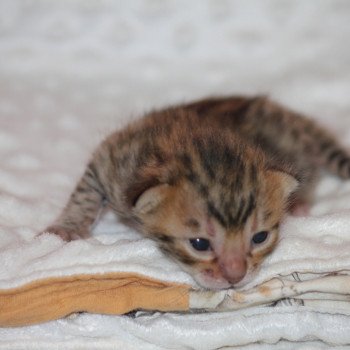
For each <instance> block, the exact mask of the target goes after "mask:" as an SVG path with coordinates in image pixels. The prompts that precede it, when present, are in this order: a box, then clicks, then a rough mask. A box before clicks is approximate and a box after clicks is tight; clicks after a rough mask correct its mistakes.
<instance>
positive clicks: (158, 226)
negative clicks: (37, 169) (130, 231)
mask: <svg viewBox="0 0 350 350" xmlns="http://www.w3.org/2000/svg"><path fill="white" fill-rule="evenodd" d="M322 167H323V168H326V169H328V170H330V171H331V172H333V173H335V174H337V175H339V176H340V177H342V178H349V177H350V156H349V153H348V152H346V151H345V150H344V149H343V148H342V147H341V146H340V145H339V144H338V143H337V142H336V140H335V139H334V137H333V136H332V135H330V134H329V133H328V132H327V131H325V130H324V129H322V128H321V127H319V126H318V125H316V124H315V123H314V122H313V121H312V120H309V119H307V118H305V117H304V116H302V115H300V114H298V113H296V112H294V111H291V110H288V109H287V108H284V107H282V106H280V105H278V104H276V103H274V102H272V101H270V100H269V99H267V98H266V97H254V98H246V97H239V96H238V97H229V98H209V99H205V100H201V101H197V102H194V103H190V104H186V105H182V106H176V107H170V108H167V109H164V110H161V111H156V112H153V113H150V114H148V115H146V116H145V117H144V118H142V119H140V120H139V121H137V122H135V123H132V124H130V125H128V126H127V127H126V128H124V129H123V130H121V131H117V132H115V133H113V134H112V135H110V136H109V137H108V138H107V139H106V140H105V141H104V142H103V143H102V144H101V145H100V147H99V148H98V149H97V150H96V152H95V153H94V155H93V157H92V159H91V161H90V163H89V164H88V166H87V168H86V171H85V173H84V175H83V176H82V178H81V180H80V182H79V183H78V184H77V186H76V189H75V190H74V192H73V193H72V195H71V197H70V200H69V201H68V204H67V205H66V207H65V209H64V211H63V212H62V214H61V216H60V217H59V218H58V219H57V221H56V222H55V223H54V225H52V226H50V227H49V228H48V229H47V230H46V231H49V232H53V233H56V234H58V235H60V236H61V237H62V238H63V239H65V240H72V239H77V238H85V237H88V236H89V228H90V226H91V225H92V223H93V222H94V221H95V219H96V217H97V215H98V212H99V211H100V209H101V208H102V207H104V206H109V207H111V208H112V209H113V210H114V211H115V212H116V213H117V214H118V215H119V217H120V218H121V219H122V220H123V221H125V222H126V223H127V224H130V225H132V226H133V227H135V228H136V229H138V230H139V231H140V232H142V233H143V234H145V235H146V236H148V237H150V238H152V239H155V240H156V241H157V242H158V243H159V246H160V248H161V249H162V250H163V251H164V252H165V253H166V254H168V255H169V256H171V257H173V258H174V259H175V260H176V261H178V262H179V263H180V264H181V265H182V266H183V267H184V268H185V269H186V270H188V271H189V272H190V273H191V274H192V275H193V277H194V278H195V279H196V280H197V282H198V283H199V284H200V285H201V286H203V287H205V288H209V289H221V288H228V287H231V286H232V285H237V284H238V285H239V283H241V284H242V283H244V282H245V281H246V280H247V279H248V278H249V276H252V275H253V273H254V271H257V268H258V267H259V266H260V264H261V262H262V260H263V259H264V258H265V257H266V256H267V255H268V254H269V253H270V252H271V251H272V250H273V249H274V247H275V245H276V244H277V241H278V230H279V225H280V222H281V220H282V219H283V216H284V214H285V212H286V210H288V208H291V207H292V206H293V205H294V204H299V203H305V202H307V201H308V200H309V199H310V192H311V190H312V187H313V186H312V185H313V183H314V180H315V178H316V176H317V172H318V170H319V169H320V168H322ZM257 233H261V234H260V236H257ZM265 233H266V235H265ZM265 236H266V237H265ZM261 239H263V241H262V242H260V241H261ZM204 248H205V249H204Z"/></svg>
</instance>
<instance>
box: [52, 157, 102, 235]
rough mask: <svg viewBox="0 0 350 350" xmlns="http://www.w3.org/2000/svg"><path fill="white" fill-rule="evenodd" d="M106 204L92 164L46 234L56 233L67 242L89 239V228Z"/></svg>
mask: <svg viewBox="0 0 350 350" xmlns="http://www.w3.org/2000/svg"><path fill="white" fill-rule="evenodd" d="M103 203H104V195H103V190H102V186H101V184H100V182H99V181H98V178H97V173H96V169H95V167H94V164H93V163H91V164H90V165H89V166H88V167H87V169H86V171H85V173H84V175H83V177H82V178H81V179H80V181H79V182H78V184H77V186H76V188H75V190H74V191H73V193H72V194H71V196H70V199H69V201H68V203H67V205H66V206H65V208H64V210H63V211H62V213H61V215H60V216H59V217H58V219H57V220H56V221H55V222H54V224H53V225H51V226H49V227H48V228H46V230H45V232H50V233H54V234H56V235H58V236H60V237H61V238H62V239H64V240H65V241H71V240H74V239H79V238H87V237H89V228H90V226H91V225H92V224H93V223H94V221H95V219H96V218H97V215H98V213H99V211H100V209H101V208H102V206H103Z"/></svg>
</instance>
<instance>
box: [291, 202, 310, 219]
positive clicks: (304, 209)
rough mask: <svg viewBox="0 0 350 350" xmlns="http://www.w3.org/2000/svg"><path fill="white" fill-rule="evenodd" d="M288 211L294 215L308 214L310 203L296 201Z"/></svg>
mask: <svg viewBox="0 0 350 350" xmlns="http://www.w3.org/2000/svg"><path fill="white" fill-rule="evenodd" d="M289 212H290V214H291V215H293V216H296V217H301V216H308V215H309V214H310V204H308V203H297V204H293V205H292V206H291V207H290V209H289Z"/></svg>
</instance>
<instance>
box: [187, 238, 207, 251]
mask: <svg viewBox="0 0 350 350" xmlns="http://www.w3.org/2000/svg"><path fill="white" fill-rule="evenodd" d="M190 243H191V245H192V247H193V248H194V249H195V250H198V251H200V252H205V251H207V250H210V249H211V247H210V242H209V241H208V240H207V239H205V238H194V239H190Z"/></svg>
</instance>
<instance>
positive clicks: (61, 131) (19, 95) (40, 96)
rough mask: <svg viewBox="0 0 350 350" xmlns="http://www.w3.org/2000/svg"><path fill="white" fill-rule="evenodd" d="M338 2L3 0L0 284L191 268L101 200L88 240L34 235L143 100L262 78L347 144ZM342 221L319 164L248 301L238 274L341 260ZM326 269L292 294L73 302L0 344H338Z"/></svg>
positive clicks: (345, 16) (345, 267)
mask: <svg viewBox="0 0 350 350" xmlns="http://www.w3.org/2000/svg"><path fill="white" fill-rule="evenodd" d="M349 13H350V4H349V3H348V2H347V1H335V0H329V1H327V0H321V1H317V2H305V1H303V0H299V1H293V2H291V1H284V0H283V1H264V2H261V1H258V0H255V1H253V0H252V1H238V2H230V1H209V0H208V1H193V2H192V1H191V2H188V1H185V0H180V1H162V2H157V1H146V0H140V1H128V2H122V3H118V2H109V1H107V0H106V1H101V2H94V1H91V2H86V1H83V0H72V1H70V2H22V1H19V0H15V1H10V0H4V1H2V2H1V3H0V34H1V36H0V63H1V65H0V159H1V161H0V263H1V264H0V265H1V266H0V285H1V288H3V287H10V286H18V285H20V284H22V283H24V282H26V281H31V280H33V279H36V278H41V277H45V276H53V275H57V274H60V275H65V274H72V273H74V272H79V273H80V272H82V271H89V272H92V271H96V272H98V271H106V270H108V271H118V270H119V269H124V270H125V269H126V270H127V271H136V272H142V273H145V274H147V275H149V276H151V277H157V278H161V279H165V280H171V281H178V282H185V283H192V280H191V278H190V276H188V275H187V274H185V273H184V272H182V271H181V270H180V269H179V268H178V267H177V266H176V265H174V264H173V263H172V262H170V261H168V260H167V259H166V258H165V257H164V256H162V255H161V253H160V252H159V251H158V250H157V249H156V247H155V245H154V244H153V243H152V242H150V241H148V240H144V239H142V238H141V237H140V236H138V235H137V234H136V233H134V232H131V231H130V230H128V229H126V228H125V227H123V226H122V225H121V224H119V223H118V222H117V221H116V220H115V218H114V217H113V216H112V215H111V214H109V215H107V216H106V217H104V218H103V219H102V222H101V223H100V224H99V225H98V226H97V227H96V228H95V230H94V237H93V238H92V239H90V240H88V241H80V242H73V243H71V244H68V245H65V244H63V242H61V241H60V240H59V239H58V238H57V237H53V236H42V237H39V238H34V237H35V234H36V233H37V232H39V231H40V230H41V229H43V228H44V227H45V226H46V225H47V224H48V223H50V222H51V221H52V220H53V219H54V218H55V217H56V215H57V214H58V213H59V211H60V210H61V208H62V206H63V205H64V203H65V201H66V200H67V198H68V196H69V193H70V191H71V190H72V189H73V187H74V184H75V182H76V181H77V179H78V178H79V176H80V174H81V173H82V171H83V169H84V166H85V164H86V162H87V160H88V158H89V155H90V153H91V151H92V150H93V148H94V147H95V146H96V145H97V144H98V143H99V142H100V140H101V139H102V138H103V137H104V136H105V135H107V134H108V132H109V131H110V130H112V129H114V128H116V127H120V126H121V125H123V124H125V123H126V122H127V121H128V120H130V119H131V118H134V117H137V116H138V114H139V113H142V112H143V111H145V110H147V109H149V108H153V107H159V106H162V105H164V104H168V103H174V102H181V101H184V100H190V99H193V98H197V97H201V96H206V95H209V94H222V93H224V94H231V93H250V94H253V93H270V94H271V95H272V97H274V98H275V99H277V100H279V101H281V102H284V103H286V104H287V105H289V106H291V107H293V108H295V109H298V110H301V111H303V112H305V113H310V114H311V115H312V116H313V117H314V118H317V119H319V120H320V122H321V123H322V124H324V125H326V126H327V127H328V128H329V129H331V130H332V131H333V132H335V133H336V134H337V135H339V138H340V139H341V140H342V142H343V143H344V144H345V145H346V146H348V147H350V132H349V131H348V127H349V114H350V104H349V97H348V96H349V93H350V79H349V62H350V48H349V45H347V44H346V43H347V42H349V41H350V33H349V28H350V27H349V24H348V22H349ZM349 224H350V181H344V182H342V181H340V180H338V179H335V178H333V177H330V176H328V175H325V177H324V178H323V179H322V181H321V183H320V185H319V186H318V188H317V193H316V198H315V204H314V206H313V207H312V209H311V213H310V216H309V217H306V218H288V219H287V220H286V223H285V225H284V226H283V228H282V238H281V241H280V244H279V246H278V249H277V250H276V251H275V252H274V254H273V255H272V256H271V257H270V258H269V259H268V260H267V261H266V262H265V264H264V266H263V267H262V270H261V272H260V274H259V275H258V276H257V277H256V279H255V280H253V281H252V282H251V283H250V284H249V285H248V286H247V289H248V290H247V292H246V293H248V295H253V300H255V301H256V299H254V298H255V297H254V289H253V290H249V288H253V287H254V285H255V284H260V283H262V282H264V281H268V280H270V279H271V278H276V277H277V278H278V281H280V280H283V279H284V278H285V279H287V280H288V279H290V276H291V274H293V273H294V272H296V271H297V272H299V274H297V275H296V274H294V277H295V279H297V280H298V279H304V278H306V280H309V279H310V278H311V281H313V280H314V278H315V275H316V274H319V276H320V277H322V276H324V275H326V274H328V273H333V272H335V271H337V272H340V274H341V275H346V274H348V271H349V270H350V232H349V231H350V230H349V227H350V225H349ZM126 247H129V248H128V249H126ZM122 253H123V254H124V255H123V254H122ZM128 253H130V255H128ZM132 254H134V255H132ZM132 256H134V257H137V259H134V260H132V259H131V257H132ZM128 269H129V270H128ZM286 276H287V277H286ZM288 276H289V277H288ZM331 277H332V276H331ZM292 278H293V277H292ZM274 281H276V280H274ZM333 282H334V280H332V283H330V284H326V285H322V283H321V282H317V283H318V284H317V288H316V287H315V288H313V287H312V286H311V287H310V285H306V286H305V284H303V285H302V287H300V288H301V292H306V293H307V294H306V295H303V296H302V297H300V298H301V299H300V298H299V296H298V294H299V292H300V290H299V292H298V290H297V291H296V292H295V293H294V294H293V293H291V294H287V295H286V296H287V297H288V296H291V297H292V299H297V301H294V302H293V301H292V300H289V299H288V300H285V301H284V302H280V303H277V304H276V305H275V307H265V306H255V307H252V308H247V309H242V310H238V311H230V312H224V313H221V312H220V313H217V312H206V313H202V312H195V313H192V314H171V313H168V314H161V313H154V314H149V313H138V314H136V317H128V316H103V315H89V314H81V315H75V316H74V317H71V318H67V319H63V320H58V321H53V322H49V323H46V324H42V325H37V326H30V327H22V328H13V329H10V328H9V329H5V328H3V329H0V348H3V349H10V348H16V349H28V348H31V349H57V348H65V349H73V348H84V349H87V348H92V349H106V348H108V349H110V348H115V349H120V348H123V349H141V348H142V349H164V348H173V349H183V348H195V349H218V348H220V347H224V346H227V347H231V346H232V347H233V346H241V347H243V346H245V347H246V348H247V349H251V348H262V349H272V348H279V349H295V348H296V347H298V348H305V349H310V348H325V347H329V346H338V347H339V348H341V347H342V346H344V347H345V346H346V345H347V344H350V316H349V314H350V313H349V310H348V306H347V305H348V301H346V302H344V300H348V296H346V295H348V294H349V293H348V292H347V291H348V289H347V288H348V287H347V286H348V284H346V285H345V287H344V288H343V290H342V292H343V293H339V295H338V296H337V295H335V290H339V289H337V287H336V285H334V284H333ZM270 283H272V282H270ZM273 283H276V282H273ZM277 283H279V282H277ZM298 283H300V282H298ZM302 283H305V282H302ZM337 283H338V282H337ZM339 283H340V285H342V282H339ZM298 285H299V286H301V284H298ZM273 286H276V284H274V285H273ZM278 288H279V290H282V289H281V288H280V287H277V289H278ZM322 288H323V289H322ZM314 289H315V290H314ZM265 291H266V290H265ZM320 291H321V292H322V293H321V294H315V292H318V293H320ZM260 292H261V291H260ZM249 293H250V294H249ZM344 295H345V297H344ZM272 299H273V298H272ZM324 299H325V300H328V302H326V303H325V302H324ZM226 300H227V299H226ZM300 300H303V302H300ZM320 300H321V301H320ZM197 302H198V299H197ZM271 302H273V303H274V301H273V300H271ZM215 303H216V304H215ZM218 304H220V301H218V299H216V300H215V301H214V302H213V304H212V306H216V305H218ZM301 304H304V305H301ZM206 305H207V304H206ZM225 305H226V306H227V305H231V306H232V307H233V308H235V306H234V305H232V304H230V303H227V304H225ZM194 306H196V305H194ZM200 306H203V305H200ZM270 344H276V345H274V346H272V345H270Z"/></svg>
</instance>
